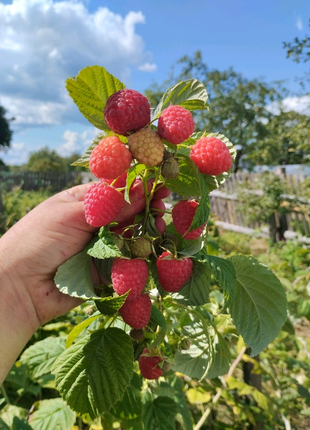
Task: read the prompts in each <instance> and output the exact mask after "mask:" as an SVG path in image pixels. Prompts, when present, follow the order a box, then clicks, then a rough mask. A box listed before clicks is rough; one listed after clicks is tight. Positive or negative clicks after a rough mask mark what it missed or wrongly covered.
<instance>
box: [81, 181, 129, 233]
mask: <svg viewBox="0 0 310 430" xmlns="http://www.w3.org/2000/svg"><path fill="white" fill-rule="evenodd" d="M124 204H125V200H124V196H123V194H122V193H120V192H119V191H117V190H116V189H115V188H113V187H111V186H110V185H107V184H105V183H101V182H99V183H95V184H92V185H91V186H90V187H89V188H88V190H87V191H86V194H85V197H84V207H85V218H86V222H87V223H88V224H90V225H92V226H93V227H103V226H105V225H108V224H110V223H111V222H112V221H114V220H115V219H116V217H117V215H118V213H119V212H120V211H121V210H122V209H123V207H124Z"/></svg>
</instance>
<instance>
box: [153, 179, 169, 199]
mask: <svg viewBox="0 0 310 430" xmlns="http://www.w3.org/2000/svg"><path fill="white" fill-rule="evenodd" d="M170 194H171V191H170V190H169V188H167V187H165V186H164V185H162V184H161V183H160V184H159V185H156V188H155V193H154V195H153V200H161V199H165V198H166V197H168V196H170Z"/></svg>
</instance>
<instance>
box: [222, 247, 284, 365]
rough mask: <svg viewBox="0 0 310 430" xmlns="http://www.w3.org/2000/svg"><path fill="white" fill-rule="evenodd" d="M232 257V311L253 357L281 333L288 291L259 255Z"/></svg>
mask: <svg viewBox="0 0 310 430" xmlns="http://www.w3.org/2000/svg"><path fill="white" fill-rule="evenodd" d="M229 260H230V261H231V262H232V263H233V265H234V268H235V271H236V277H237V293H236V296H235V298H234V300H232V302H231V305H230V312H231V316H232V319H233V322H234V324H235V326H236V327H237V330H238V331H239V333H240V334H241V335H242V337H243V338H244V341H245V343H246V344H247V345H248V346H249V347H251V349H252V353H251V356H252V357H253V356H255V355H257V354H258V353H259V352H260V351H262V350H263V349H264V348H265V347H266V346H267V345H268V344H269V343H270V342H272V341H273V340H274V339H275V338H276V337H277V336H278V334H279V332H280V331H281V328H282V326H283V324H284V323H285V321H286V318H287V302H286V296H285V291H284V288H283V287H282V285H281V282H280V281H279V279H278V278H277V277H276V276H275V275H274V273H273V272H272V271H271V270H270V269H268V267H266V266H265V265H264V264H262V263H261V262H260V261H258V260H257V259H256V258H254V257H245V256H243V255H235V256H233V257H230V258H229Z"/></svg>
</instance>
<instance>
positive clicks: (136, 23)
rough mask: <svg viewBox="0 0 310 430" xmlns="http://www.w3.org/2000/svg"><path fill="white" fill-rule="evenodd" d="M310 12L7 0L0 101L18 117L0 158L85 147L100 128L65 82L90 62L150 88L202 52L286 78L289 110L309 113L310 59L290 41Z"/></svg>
mask: <svg viewBox="0 0 310 430" xmlns="http://www.w3.org/2000/svg"><path fill="white" fill-rule="evenodd" d="M309 19H310V0H260V1H259V2H257V1H251V0H217V1H214V0H156V1H154V0H109V1H103V0H101V1H99V0H66V1H64V0H58V1H56V0H13V1H12V0H11V1H9V0H0V105H2V106H3V107H4V108H5V109H6V110H7V118H12V117H14V118H15V120H14V121H13V122H12V123H11V128H12V130H13V139H12V143H11V149H9V150H8V151H7V152H5V153H4V152H0V158H2V160H3V161H4V162H5V163H7V164H12V165H19V164H23V163H25V162H27V160H28V157H29V154H30V153H31V152H35V151H38V150H39V149H40V148H42V147H44V146H48V147H49V148H50V149H55V150H56V151H57V152H58V153H59V154H60V155H62V156H69V155H71V154H72V153H74V152H78V153H83V152H84V151H85V150H86V149H87V147H88V146H89V145H90V144H91V142H92V139H93V138H94V137H95V136H96V135H97V134H98V132H99V131H98V130H96V129H95V128H94V127H93V126H92V125H90V124H89V123H88V122H87V121H86V120H85V119H84V118H83V116H82V115H81V113H80V112H79V111H78V109H77V107H76V106H75V104H74V103H73V101H72V100H71V98H70V97H69V96H68V95H67V93H66V90H65V81H66V79H67V78H68V77H70V76H76V75H77V74H78V72H79V71H80V70H81V69H82V68H84V67H86V66H91V65H100V66H103V67H105V68H106V69H107V70H108V71H109V72H110V73H112V74H114V75H115V76H116V77H117V78H118V79H120V80H121V81H123V82H124V84H125V85H126V86H127V87H128V88H133V89H135V90H137V91H140V92H143V91H144V90H145V89H146V88H148V87H149V86H150V85H151V84H152V83H154V82H158V83H161V82H163V81H164V80H165V79H167V78H168V76H169V72H170V70H171V66H172V64H174V63H175V62H176V61H177V60H179V59H180V58H181V57H182V56H184V55H192V54H194V53H195V52H196V51H197V50H200V51H201V53H202V56H203V60H204V61H205V62H206V63H207V64H208V65H209V67H210V68H214V69H218V70H224V69H227V68H229V67H231V66H232V67H233V68H234V69H235V70H236V71H237V72H240V73H241V74H242V75H243V76H244V77H245V78H248V79H252V78H259V79H263V80H265V81H266V82H269V83H270V82H272V81H278V80H284V84H285V86H286V87H287V88H288V89H289V90H290V91H291V92H292V94H291V95H290V97H288V98H287V100H286V103H287V108H288V109H289V108H293V109H295V110H297V111H300V112H303V111H304V110H305V109H306V108H307V103H306V102H307V99H305V98H303V99H299V98H298V97H297V96H295V95H294V92H296V91H297V90H298V84H297V83H296V79H295V78H296V77H297V76H301V75H302V74H303V73H304V72H305V71H306V70H309V63H305V64H296V63H294V62H293V61H292V60H289V59H287V58H286V52H285V50H284V49H283V42H284V41H292V40H293V39H294V38H295V37H296V36H298V37H300V38H302V37H303V36H304V35H306V34H309V33H310V28H309ZM214 131H216V130H214Z"/></svg>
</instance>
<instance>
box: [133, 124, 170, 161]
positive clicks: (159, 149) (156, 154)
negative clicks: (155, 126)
mask: <svg viewBox="0 0 310 430" xmlns="http://www.w3.org/2000/svg"><path fill="white" fill-rule="evenodd" d="M128 146H129V149H130V151H131V153H132V155H133V157H134V158H135V159H136V160H137V161H139V162H140V163H143V164H145V165H146V166H150V167H152V166H157V165H158V164H160V163H161V162H162V161H163V157H164V143H163V141H162V140H161V138H160V137H159V135H158V133H157V132H156V131H155V130H152V129H151V128H144V129H143V130H139V131H137V133H134V134H132V135H130V137H129V139H128Z"/></svg>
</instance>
